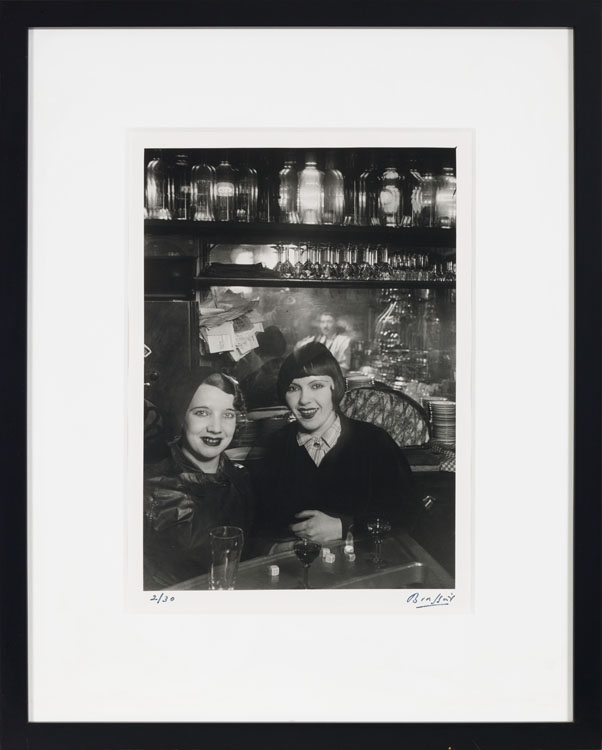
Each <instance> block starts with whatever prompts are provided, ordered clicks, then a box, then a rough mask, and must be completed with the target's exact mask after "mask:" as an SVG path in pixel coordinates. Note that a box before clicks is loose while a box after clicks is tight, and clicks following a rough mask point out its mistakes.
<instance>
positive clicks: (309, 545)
mask: <svg viewBox="0 0 602 750" xmlns="http://www.w3.org/2000/svg"><path fill="white" fill-rule="evenodd" d="M320 549H321V546H320V545H319V544H318V543H317V542H312V541H310V540H309V539H299V541H298V542H295V545H294V547H293V550H294V552H295V554H296V555H297V557H298V558H299V560H300V561H301V562H302V563H303V588H304V589H308V588H310V585H309V568H310V566H311V564H312V563H313V561H314V560H315V559H316V557H317V556H318V555H319V554H320Z"/></svg>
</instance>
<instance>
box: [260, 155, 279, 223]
mask: <svg viewBox="0 0 602 750" xmlns="http://www.w3.org/2000/svg"><path fill="white" fill-rule="evenodd" d="M258 180H259V185H258V196H257V215H258V218H259V221H262V222H265V223H266V224H270V223H272V222H274V221H277V220H278V219H277V217H278V175H277V174H276V171H275V169H274V168H273V164H272V161H271V160H270V159H269V157H264V159H262V161H261V164H260V166H259V173H258Z"/></svg>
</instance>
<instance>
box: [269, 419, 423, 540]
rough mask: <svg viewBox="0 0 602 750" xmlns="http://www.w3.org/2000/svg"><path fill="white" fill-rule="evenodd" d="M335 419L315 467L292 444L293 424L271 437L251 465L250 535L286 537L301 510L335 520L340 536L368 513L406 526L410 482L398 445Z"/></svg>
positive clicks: (379, 432)
mask: <svg viewBox="0 0 602 750" xmlns="http://www.w3.org/2000/svg"><path fill="white" fill-rule="evenodd" d="M340 419H341V435H340V436H339V439H338V440H337V442H336V444H335V445H334V447H333V448H332V449H331V450H330V451H329V452H328V453H327V454H326V456H325V457H324V458H323V460H322V461H321V462H320V466H316V465H315V463H314V462H313V461H312V459H311V458H310V456H309V454H308V452H307V450H306V449H305V448H304V447H302V446H300V445H299V444H298V443H297V437H296V436H297V426H296V424H295V423H292V424H288V425H286V426H285V427H283V428H282V429H281V430H279V431H278V432H277V433H275V434H274V435H272V437H271V439H270V441H269V443H268V444H267V446H266V455H265V458H264V460H263V461H262V463H261V465H260V466H258V468H257V482H258V508H257V524H256V536H257V537H258V538H261V539H262V540H264V542H265V543H267V541H269V540H272V541H277V540H279V539H285V538H290V537H291V532H290V531H289V530H288V527H289V525H290V524H292V523H295V522H297V521H298V519H295V517H294V516H295V513H298V512H299V511H302V510H319V511H323V512H324V513H326V514H327V515H329V516H334V517H337V518H340V519H341V521H342V525H343V536H345V535H346V533H347V531H348V530H349V528H350V526H351V525H353V526H354V532H355V533H357V532H359V531H360V530H361V527H362V524H363V522H365V520H366V519H367V518H368V517H370V516H374V515H380V516H383V517H384V518H386V519H387V520H389V521H390V522H391V523H392V524H393V525H394V526H395V527H404V528H405V527H407V526H408V524H409V522H410V516H411V507H412V484H413V482H412V473H411V470H410V467H409V465H408V463H407V461H406V459H405V457H404V455H403V453H402V452H401V449H400V448H399V447H398V445H397V444H396V443H395V442H394V441H393V439H392V438H391V437H390V436H389V435H388V433H386V432H385V431H384V430H383V429H381V428H380V427H377V426H375V425H372V424H368V423H366V422H359V421H357V420H354V419H348V418H347V417H344V416H341V417H340Z"/></svg>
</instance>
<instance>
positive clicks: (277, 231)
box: [144, 219, 456, 255]
mask: <svg viewBox="0 0 602 750" xmlns="http://www.w3.org/2000/svg"><path fill="white" fill-rule="evenodd" d="M144 229H145V232H146V233H147V234H148V235H149V236H174V235H190V236H194V237H198V238H200V239H205V240H208V241H212V242H216V243H217V242H220V243H227V244H230V243H234V242H239V243H242V244H274V243H276V242H319V243H326V242H344V243H346V242H351V243H353V242H358V243H359V242H362V243H370V244H378V243H380V244H386V245H388V247H389V249H392V248H397V249H406V250H414V249H416V250H419V249H420V250H424V249H426V248H432V249H435V248H437V249H440V250H441V251H444V250H447V253H444V254H446V255H447V254H452V253H455V250H456V230H455V229H422V228H417V227H407V228H398V227H380V226H374V227H355V226H346V227H344V226H333V225H328V224H276V223H274V224H266V223H249V224H243V223H240V224H239V223H236V222H216V221H210V222H209V221H206V222H205V221H177V220H172V221H162V220H160V219H146V220H145V222H144Z"/></svg>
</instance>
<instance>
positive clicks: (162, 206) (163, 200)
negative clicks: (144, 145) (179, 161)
mask: <svg viewBox="0 0 602 750" xmlns="http://www.w3.org/2000/svg"><path fill="white" fill-rule="evenodd" d="M144 193H145V199H146V215H147V217H148V218H149V219H171V213H170V211H169V207H168V201H167V163H166V161H165V159H164V157H163V156H162V155H161V154H160V153H158V154H157V155H155V156H153V157H152V158H151V159H150V161H149V162H148V164H147V166H146V184H145V190H144Z"/></svg>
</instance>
